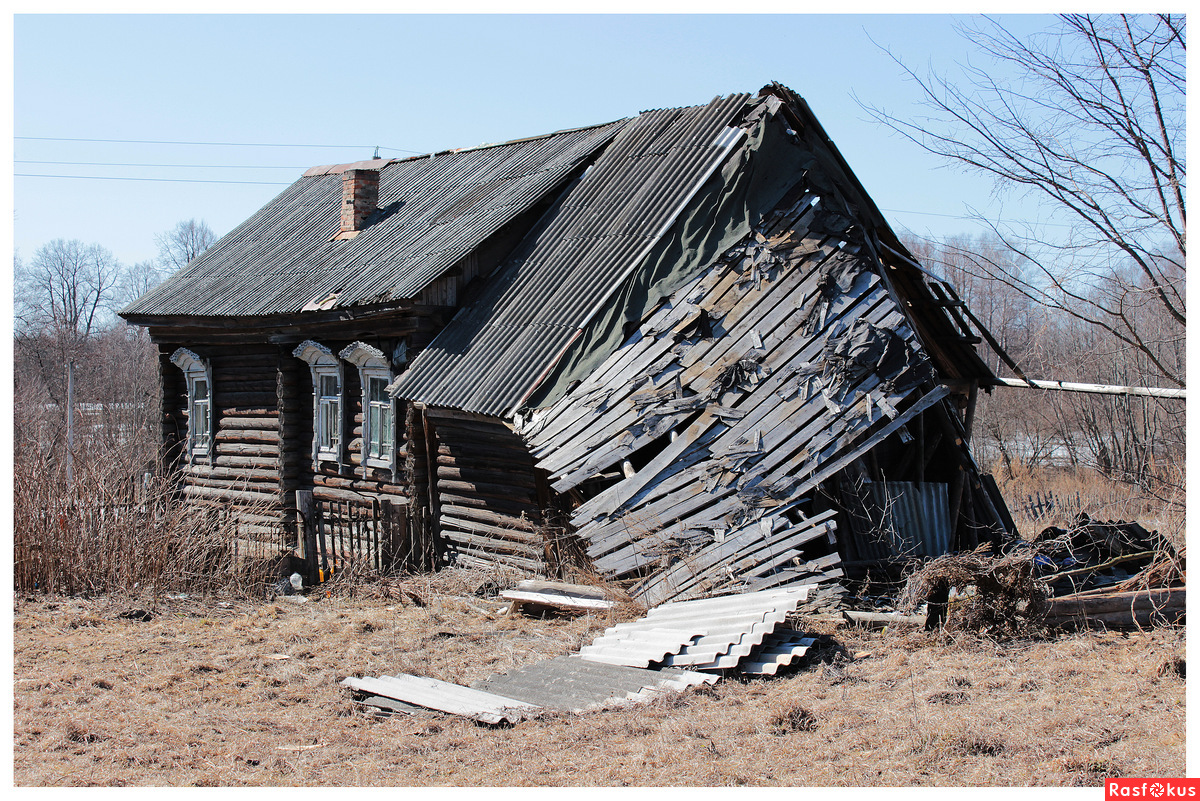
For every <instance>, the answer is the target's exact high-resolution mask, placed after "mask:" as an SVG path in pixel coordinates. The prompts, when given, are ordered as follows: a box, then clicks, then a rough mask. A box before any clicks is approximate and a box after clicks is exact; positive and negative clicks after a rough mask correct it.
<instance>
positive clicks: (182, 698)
mask: <svg viewBox="0 0 1200 801" xmlns="http://www.w3.org/2000/svg"><path fill="white" fill-rule="evenodd" d="M477 579H478V577H477V576H476V577H472V576H470V575H463V574H447V575H446V576H445V577H440V578H435V577H428V578H424V579H421V580H420V582H416V583H411V584H407V585H406V587H410V588H412V590H413V593H412V595H415V596H416V597H417V599H418V600H417V601H414V600H413V599H412V598H411V597H410V595H409V594H405V593H403V592H397V593H396V594H394V595H393V597H391V598H367V597H363V596H362V595H361V594H360V596H359V597H357V598H353V599H351V598H348V597H345V596H339V595H337V594H336V593H335V594H333V595H331V596H330V597H328V598H320V599H318V600H314V601H313V602H311V603H308V604H303V605H290V604H285V603H278V604H276V603H251V602H246V601H236V600H227V601H224V602H221V601H213V600H199V599H188V600H179V601H168V602H165V603H164V604H160V606H159V608H158V614H156V615H155V616H153V617H151V618H150V619H149V620H139V619H138V618H139V617H144V616H140V615H136V616H133V617H122V614H123V613H127V612H129V611H130V610H131V609H134V608H136V607H137V604H136V603H132V602H129V601H122V600H119V599H117V598H115V597H109V598H100V599H93V600H88V601H85V600H79V599H70V598H48V599H47V598H41V597H39V599H37V600H26V599H25V598H23V597H19V598H18V600H17V603H16V608H15V621H14V622H15V625H14V657H15V676H14V680H15V705H14V751H13V760H14V768H13V769H14V780H15V783H16V784H18V785H24V786H28V785H109V786H111V785H273V786H279V785H284V786H290V785H373V786H389V785H423V786H425V785H571V786H576V785H603V786H619V785H680V786H683V785H688V786H701V785H704V786H709V785H828V786H860V785H871V786H896V785H1092V786H1095V785H1098V784H1099V783H1100V782H1101V780H1102V779H1103V778H1104V777H1105V776H1114V775H1133V776H1173V775H1182V774H1183V771H1184V681H1183V678H1182V674H1183V672H1184V671H1183V662H1182V658H1183V633H1182V630H1178V629H1164V630H1158V631H1154V632H1147V633H1137V634H1130V635H1112V634H1107V635H1105V634H1088V633H1085V634H1078V635H1070V636H1066V637H1062V638H1060V639H1055V640H1049V641H1041V642H1017V643H1008V644H1005V645H998V644H996V643H993V642H990V641H987V640H979V639H973V638H970V637H965V636H964V637H960V638H958V639H946V638H944V637H942V638H938V637H935V636H932V635H927V634H924V633H920V632H914V633H908V634H897V633H893V632H887V633H883V634H880V633H867V632H861V631H854V630H841V631H838V632H837V633H836V634H835V636H836V638H837V640H838V641H839V642H840V643H842V644H843V645H845V646H846V650H847V651H848V652H849V653H851V654H858V657H857V658H856V659H852V660H847V659H845V658H835V659H833V661H829V662H826V663H824V664H819V665H816V666H814V667H812V668H809V669H807V670H804V671H802V672H799V673H795V674H793V675H790V676H784V677H779V678H775V679H754V680H738V679H728V680H724V681H722V682H720V683H718V684H717V685H716V686H714V687H708V688H701V689H699V690H694V691H691V692H689V693H686V694H684V695H682V696H676V697H671V698H666V699H660V700H659V701H658V702H656V703H654V704H651V705H649V706H646V707H640V708H634V709H628V710H623V711H620V712H615V711H614V712H598V713H591V714H586V715H577V716H572V715H554V716H549V717H547V718H544V719H541V720H535V721H527V722H523V723H521V724H519V725H517V726H515V727H511V728H489V727H486V726H481V725H476V724H473V723H471V722H469V721H466V720H462V719H457V718H453V717H442V716H439V715H436V714H429V715H426V716H417V717H407V716H396V717H391V718H377V717H375V716H373V715H371V714H370V713H368V712H367V711H364V710H362V709H360V708H358V707H356V706H355V705H354V704H352V703H351V701H350V698H349V694H348V692H347V691H346V690H344V689H342V688H341V687H339V686H338V681H339V680H340V679H341V678H343V677H344V676H347V675H377V674H379V673H385V672H396V671H399V672H407V673H414V674H423V675H430V676H436V677H438V678H442V679H446V680H450V681H456V682H460V683H470V682H472V681H474V680H476V679H479V678H482V677H484V676H487V675H490V674H493V673H496V672H499V671H503V670H507V669H510V668H513V667H516V666H519V665H523V664H527V663H530V662H533V661H537V660H540V659H542V658H546V657H550V656H556V655H560V654H565V653H569V652H571V651H573V650H575V649H576V648H578V647H579V646H580V645H581V644H584V643H587V642H590V640H591V639H592V638H593V637H594V636H595V635H596V634H597V633H598V631H599V630H600V629H602V628H603V627H605V626H606V625H609V624H610V623H612V622H615V618H614V619H613V620H609V619H597V618H594V617H577V618H563V619H554V618H547V619H545V620H536V619H530V618H525V617H504V616H502V615H499V614H497V613H498V611H499V610H500V609H501V608H502V606H503V604H501V603H500V602H498V601H497V600H496V599H495V598H486V597H481V596H477V595H465V594H464V595H457V596H452V595H444V594H442V593H444V592H446V591H447V590H448V589H449V588H450V585H451V584H453V583H454V582H456V581H457V582H460V584H461V588H462V590H464V591H466V592H473V591H474V590H475V589H477V587H474V586H473V585H474V584H475V583H476V581H477ZM439 582H441V583H440V584H439ZM394 589H402V588H399V587H394ZM417 603H420V604H423V605H417Z"/></svg>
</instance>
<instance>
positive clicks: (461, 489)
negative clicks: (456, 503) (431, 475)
mask: <svg viewBox="0 0 1200 801" xmlns="http://www.w3.org/2000/svg"><path fill="white" fill-rule="evenodd" d="M437 489H438V490H439V491H444V492H450V493H453V494H456V495H473V494H478V495H484V496H487V497H495V498H508V499H520V500H522V501H528V502H529V504H530V505H534V504H535V503H536V498H535V497H534V494H533V493H532V492H529V491H524V490H519V489H517V488H514V487H513V486H512V485H510V484H493V483H490V482H483V481H453V480H450V479H445V480H442V479H438V482H437Z"/></svg>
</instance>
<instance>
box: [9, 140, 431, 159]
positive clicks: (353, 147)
mask: <svg viewBox="0 0 1200 801" xmlns="http://www.w3.org/2000/svg"><path fill="white" fill-rule="evenodd" d="M13 139H26V140H31V141H38V142H105V143H110V144H124V145H205V146H213V147H333V148H340V149H342V150H366V149H370V148H373V147H378V148H379V149H380V150H393V151H396V152H397V153H415V154H417V155H423V153H424V151H420V150H405V149H403V148H399V147H384V146H383V145H302V144H290V143H285V142H182V141H175V140H167V139H84V138H73V137H65V136H14V137H13Z"/></svg>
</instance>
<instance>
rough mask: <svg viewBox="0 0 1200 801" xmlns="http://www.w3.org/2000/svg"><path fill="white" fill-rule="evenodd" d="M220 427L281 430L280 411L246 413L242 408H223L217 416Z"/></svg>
mask: <svg viewBox="0 0 1200 801" xmlns="http://www.w3.org/2000/svg"><path fill="white" fill-rule="evenodd" d="M217 427H218V428H229V429H233V428H244V429H254V430H270V431H278V430H279V412H278V411H276V410H274V409H272V410H271V411H269V412H263V413H262V414H254V415H249V414H244V413H243V410H241V409H222V410H220V414H219V416H218V417H217Z"/></svg>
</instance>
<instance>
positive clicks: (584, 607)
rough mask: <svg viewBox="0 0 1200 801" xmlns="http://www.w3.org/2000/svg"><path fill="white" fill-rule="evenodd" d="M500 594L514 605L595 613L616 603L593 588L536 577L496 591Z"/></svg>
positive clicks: (602, 592)
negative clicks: (507, 588)
mask: <svg viewBox="0 0 1200 801" xmlns="http://www.w3.org/2000/svg"><path fill="white" fill-rule="evenodd" d="M500 597H501V598H504V599H505V600H507V601H512V602H513V606H514V608H515V607H520V606H524V605H531V606H543V607H550V608H553V609H565V610H568V611H580V612H595V611H603V610H606V609H612V608H613V607H614V606H615V605H616V604H615V603H614V602H613V601H612V600H610V599H608V598H606V597H605V593H604V590H601V589H599V588H597V587H588V586H586V585H583V584H568V583H565V582H561V581H539V580H537V579H527V580H525V581H522V582H521V583H520V584H518V585H517V586H516V589H512V590H505V591H504V592H502V593H500Z"/></svg>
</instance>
